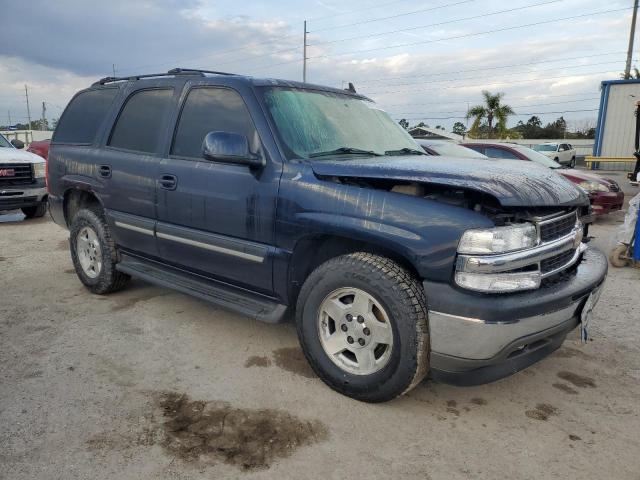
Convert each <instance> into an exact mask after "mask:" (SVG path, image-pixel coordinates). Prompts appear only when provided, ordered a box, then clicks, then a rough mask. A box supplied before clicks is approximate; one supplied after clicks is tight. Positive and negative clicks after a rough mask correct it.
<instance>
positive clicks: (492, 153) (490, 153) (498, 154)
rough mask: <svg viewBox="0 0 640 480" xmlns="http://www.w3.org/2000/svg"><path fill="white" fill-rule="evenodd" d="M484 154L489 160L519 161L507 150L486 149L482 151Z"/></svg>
mask: <svg viewBox="0 0 640 480" xmlns="http://www.w3.org/2000/svg"><path fill="white" fill-rule="evenodd" d="M484 154H485V155H486V156H487V157H491V158H506V159H509V160H519V159H518V157H517V156H516V155H515V154H514V153H512V152H510V151H509V150H503V149H502V148H495V147H487V148H486V149H485V151H484Z"/></svg>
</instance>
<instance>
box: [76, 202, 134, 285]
mask: <svg viewBox="0 0 640 480" xmlns="http://www.w3.org/2000/svg"><path fill="white" fill-rule="evenodd" d="M70 246H71V260H72V261H73V265H74V267H75V269H76V274H77V275H78V278H80V281H81V282H82V283H83V284H84V285H85V286H86V287H87V288H88V289H89V290H91V291H92V292H93V293H98V294H105V293H110V292H114V291H116V290H120V289H121V288H123V287H124V286H125V285H126V284H127V282H128V281H129V278H130V277H129V275H126V274H124V273H122V272H119V271H118V270H116V263H117V251H116V247H115V243H114V241H113V239H112V238H111V233H110V231H109V226H108V225H107V222H106V221H105V219H104V217H103V216H102V214H101V213H100V212H98V211H94V210H89V209H86V208H85V209H81V210H80V211H78V213H77V214H76V215H75V216H74V217H73V220H72V223H71V241H70Z"/></svg>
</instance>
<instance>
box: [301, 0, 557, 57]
mask: <svg viewBox="0 0 640 480" xmlns="http://www.w3.org/2000/svg"><path fill="white" fill-rule="evenodd" d="M563 1H564V0H549V1H546V2H541V3H533V4H530V5H524V6H522V7H516V8H509V9H507V10H499V11H496V12H490V13H482V14H480V15H474V16H472V17H462V18H455V19H452V20H446V21H444V22H437V23H430V24H427V25H420V26H417V27H408V28H401V29H399V30H391V31H388V32H379V33H368V34H366V35H357V36H355V37H348V38H342V39H338V40H327V41H325V42H317V43H311V44H309V46H310V47H312V46H315V45H327V44H330V43H339V42H348V41H351V40H358V39H360V38H371V37H381V36H384V35H391V34H393V33H400V32H408V31H411V30H419V29H421V28H429V27H437V26H440V25H447V24H451V23H457V22H463V21H466V20H475V19H478V18H484V17H490V16H493V15H500V14H502V13H510V12H516V11H519V10H526V9H528V8H533V7H540V6H543V5H550V4H552V3H559V2H563Z"/></svg>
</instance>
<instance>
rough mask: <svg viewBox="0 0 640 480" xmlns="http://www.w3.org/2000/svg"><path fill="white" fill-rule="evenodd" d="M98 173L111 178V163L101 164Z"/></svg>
mask: <svg viewBox="0 0 640 480" xmlns="http://www.w3.org/2000/svg"><path fill="white" fill-rule="evenodd" d="M98 173H99V174H100V176H101V177H103V178H111V165H100V166H99V167H98Z"/></svg>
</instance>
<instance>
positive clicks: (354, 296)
mask: <svg viewBox="0 0 640 480" xmlns="http://www.w3.org/2000/svg"><path fill="white" fill-rule="evenodd" d="M296 323H297V329H298V337H299V339H300V344H301V346H302V349H303V351H304V353H305V356H306V357H307V360H308V361H309V363H310V364H311V366H312V368H313V369H314V371H315V372H316V373H317V374H318V376H319V377H320V378H321V379H322V380H323V381H324V382H325V383H326V384H327V385H329V386H330V387H331V388H333V389H334V390H336V391H338V392H340V393H342V394H344V395H347V396H349V397H352V398H355V399H357V400H362V401H365V402H384V401H387V400H391V399H393V398H395V397H397V396H399V395H402V394H403V393H406V392H408V391H409V390H411V389H412V388H413V387H415V386H416V385H417V384H418V383H420V381H421V380H422V379H423V378H424V377H425V375H426V374H427V371H428V367H429V363H428V362H429V335H428V327H427V306H426V298H425V294H424V291H423V289H422V285H421V284H420V283H419V282H418V281H417V280H416V279H415V278H414V277H413V276H412V275H411V274H410V273H409V272H408V271H407V270H405V269H404V268H403V267H401V266H400V265H398V264H397V263H395V262H393V261H392V260H390V259H388V258H385V257H381V256H378V255H373V254H369V253H362V252H360V253H353V254H348V255H343V256H340V257H336V258H334V259H331V260H329V261H327V262H325V263H324V264H322V265H320V266H319V267H318V268H317V269H316V270H314V271H313V272H312V273H311V275H310V276H309V277H308V278H307V280H306V281H305V283H304V285H303V287H302V290H301V291H300V296H299V298H298V304H297V313H296Z"/></svg>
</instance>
